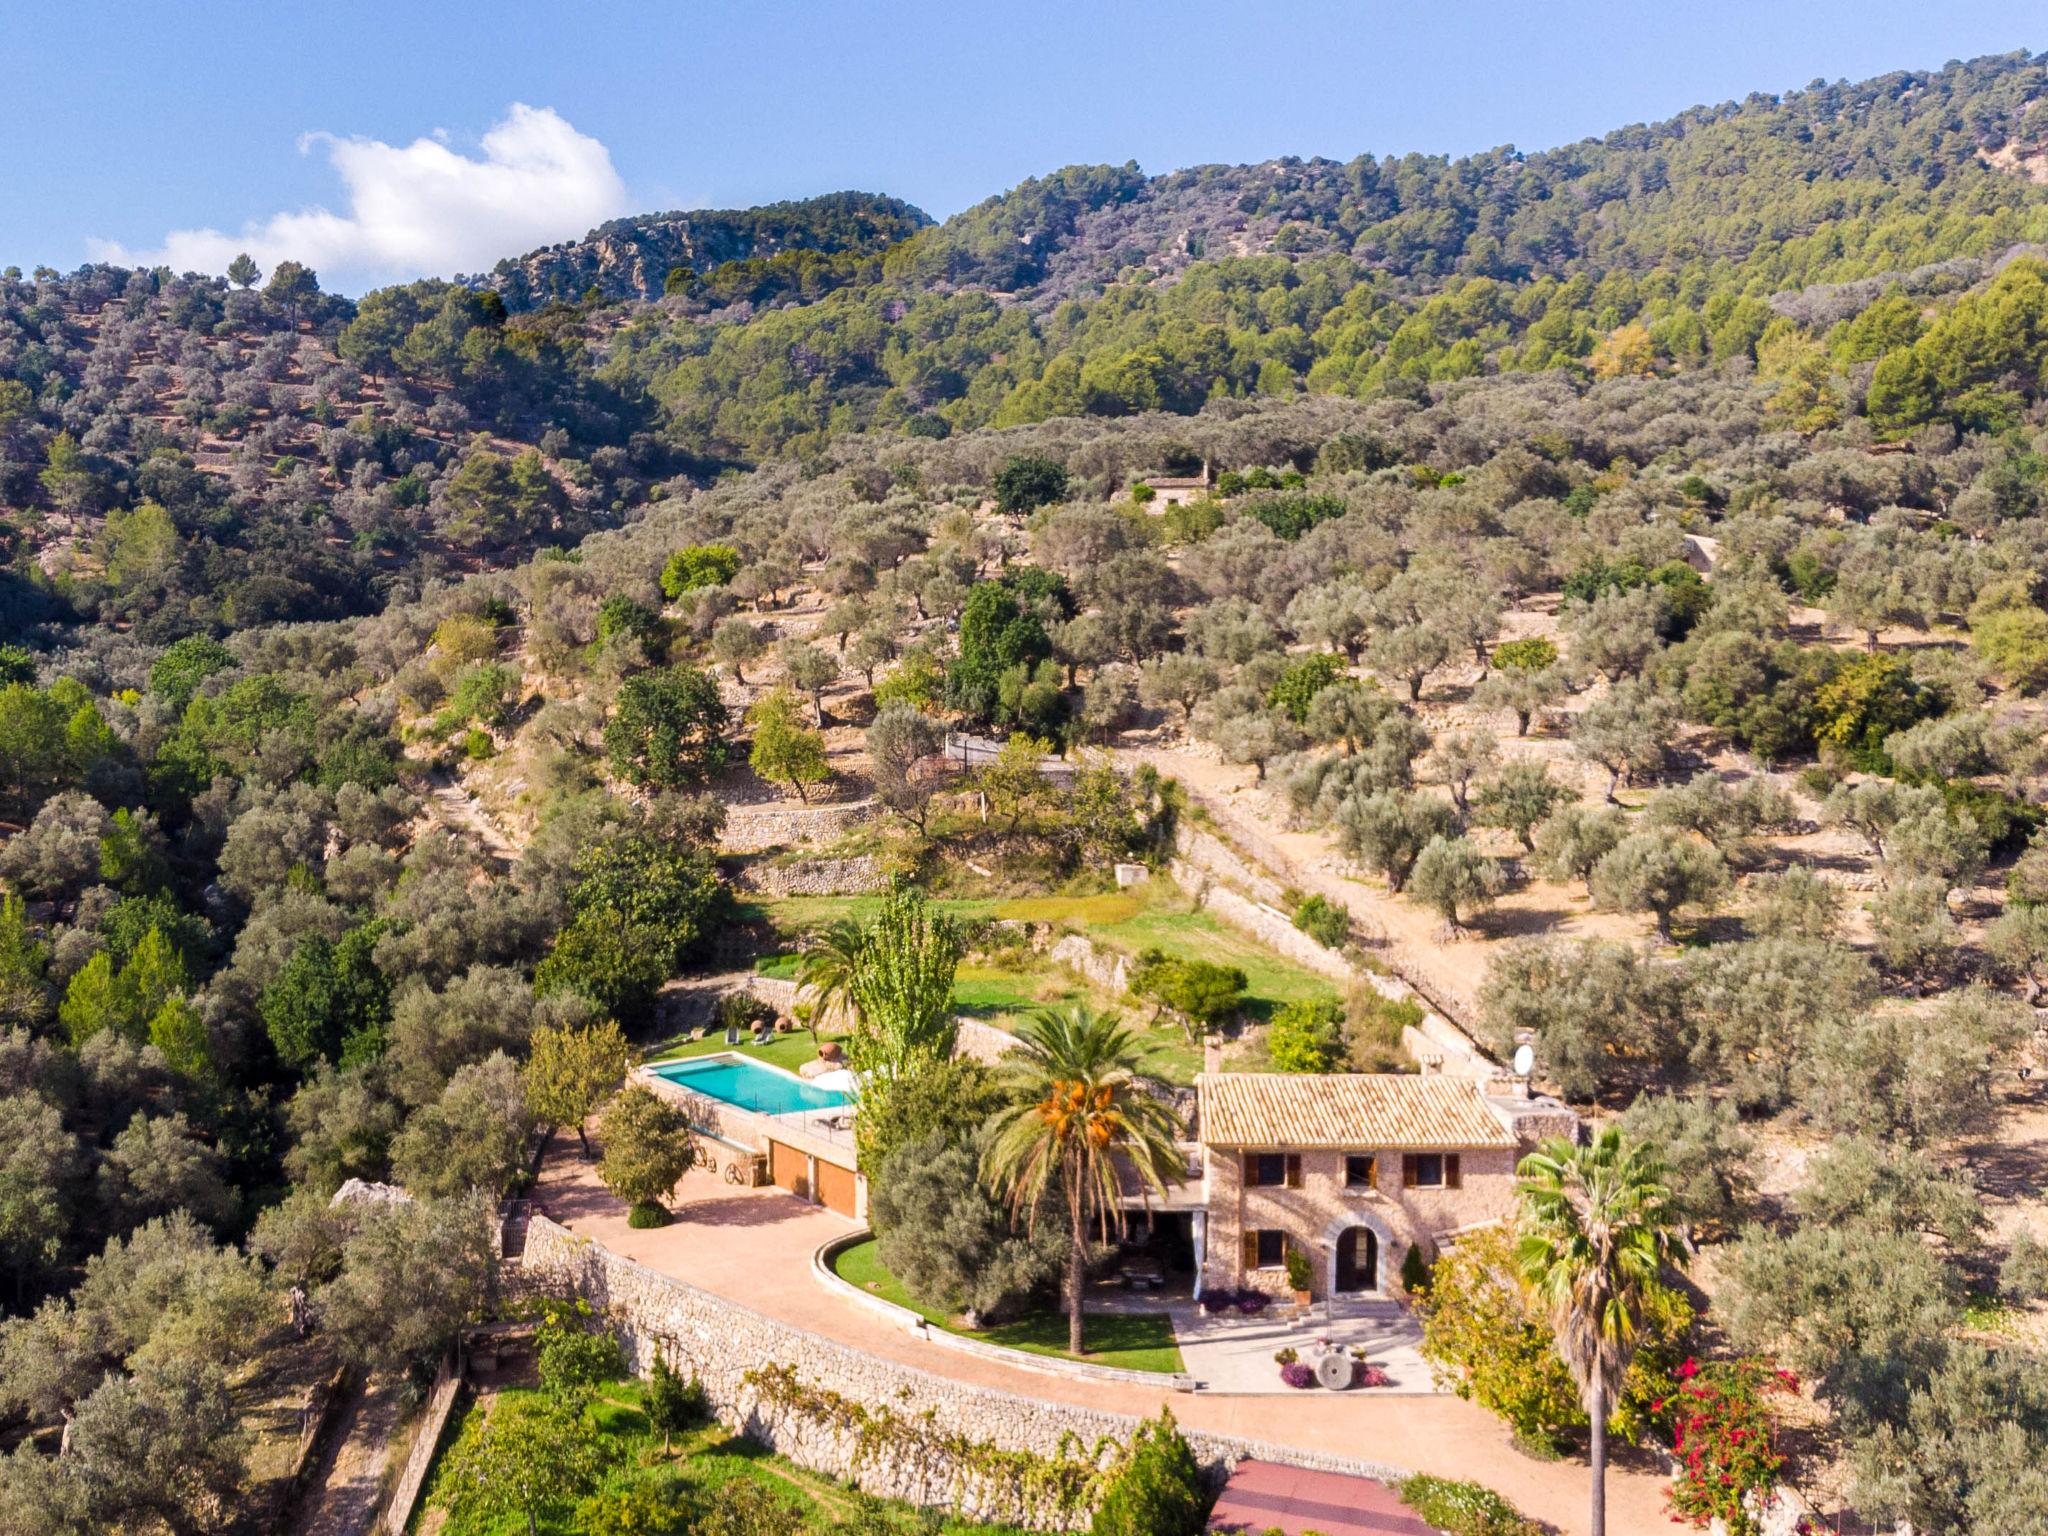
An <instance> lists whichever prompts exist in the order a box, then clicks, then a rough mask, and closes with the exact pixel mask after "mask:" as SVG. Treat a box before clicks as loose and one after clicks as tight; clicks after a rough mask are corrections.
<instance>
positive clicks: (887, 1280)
mask: <svg viewBox="0 0 2048 1536" xmlns="http://www.w3.org/2000/svg"><path fill="white" fill-rule="evenodd" d="M832 1270H833V1273H834V1274H836V1275H838V1276H839V1278H840V1279H842V1280H844V1281H846V1282H847V1283H848V1284H850V1285H857V1286H859V1287H860V1288H861V1289H862V1290H864V1291H867V1292H868V1293H869V1294H871V1295H875V1296H879V1297H881V1298H882V1299H883V1300H884V1301H890V1302H894V1303H895V1304H896V1305H897V1306H899V1307H905V1308H907V1309H909V1310H910V1311H912V1312H915V1313H916V1314H917V1315H918V1316H919V1317H922V1318H923V1319H924V1320H925V1321H926V1322H928V1323H930V1324H931V1325H932V1326H933V1327H935V1328H943V1329H945V1331H946V1332H948V1333H953V1334H958V1335H959V1336H960V1337H961V1338H963V1339H979V1340H980V1341H981V1342H982V1343H984V1344H999V1345H1001V1346H1003V1347H1004V1348H1005V1349H1017V1350H1022V1351H1024V1352H1025V1353H1026V1354H1032V1355H1053V1356H1056V1357H1057V1358H1059V1359H1062V1360H1072V1359H1075V1358H1077V1357H1076V1356H1073V1355H1070V1354H1068V1353H1067V1320H1066V1319H1065V1318H1064V1317H1062V1316H1061V1315H1060V1314H1059V1313H1058V1312H1057V1311H1055V1310H1054V1309H1052V1308H1049V1307H1048V1308H1045V1309H1042V1310H1040V1311H1037V1312H1033V1313H1031V1314H1029V1315H1028V1316H1025V1317H1020V1318H1017V1319H1015V1320H1013V1321H1011V1322H1007V1323H999V1324H997V1325H996V1326H995V1327H993V1328H984V1329H981V1330H980V1331H979V1332H976V1331H973V1330H970V1329H967V1328H962V1327H959V1326H957V1325H956V1324H955V1323H954V1322H953V1321H952V1319H950V1318H948V1317H947V1316H946V1315H945V1314H944V1313H942V1312H938V1311H935V1310H933V1309H932V1308H930V1307H926V1306H921V1305H920V1304H919V1303H918V1302H916V1301H915V1300H913V1299H912V1297H911V1295H910V1293H909V1292H908V1291H906V1290H904V1289H903V1285H902V1282H901V1281H899V1280H898V1279H897V1278H896V1277H895V1276H894V1275H892V1274H890V1273H889V1271H888V1270H887V1269H885V1268H884V1267H883V1266H882V1260H881V1255H880V1252H879V1245H878V1244H877V1243H876V1241H875V1239H874V1238H872V1237H870V1238H866V1239H864V1240H863V1241H861V1242H858V1243H855V1244H854V1245H853V1246H851V1247H850V1248H845V1249H842V1250H841V1251H840V1252H839V1254H838V1255H837V1256H836V1257H835V1258H834V1259H833V1261H832ZM1083 1338H1084V1341H1085V1342H1086V1344H1087V1347H1088V1352H1087V1354H1086V1355H1084V1356H1080V1357H1078V1358H1081V1359H1084V1360H1086V1361H1087V1362H1088V1363H1089V1364H1090V1365H1113V1366H1117V1367H1120V1368H1121V1369H1123V1370H1127V1371H1161V1372H1167V1373H1175V1372H1179V1371H1181V1370H1182V1369H1184V1367H1183V1366H1182V1364H1181V1358H1180V1345H1179V1344H1177V1343H1176V1342H1175V1341H1174V1336H1173V1319H1172V1318H1170V1317H1168V1316H1167V1315H1166V1314H1165V1313H1164V1312H1091V1313H1089V1314H1088V1320H1087V1327H1086V1331H1085V1333H1084V1335H1083Z"/></svg>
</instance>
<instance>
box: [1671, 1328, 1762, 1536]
mask: <svg viewBox="0 0 2048 1536" xmlns="http://www.w3.org/2000/svg"><path fill="white" fill-rule="evenodd" d="M1672 1374H1673V1375H1674V1376H1676V1377H1678V1378H1679V1387H1678V1391H1677V1393H1676V1394H1675V1395H1674V1396H1672V1397H1670V1398H1668V1399H1666V1400H1665V1401H1664V1402H1663V1403H1662V1404H1660V1405H1659V1406H1660V1407H1661V1408H1662V1409H1663V1410H1664V1411H1665V1413H1666V1414H1667V1415H1668V1416H1669V1418H1670V1420H1671V1448H1672V1450H1673V1451H1675V1452H1676V1453H1677V1455H1678V1461H1679V1472H1678V1476H1677V1477H1676V1478H1675V1479H1674V1480H1673V1482H1672V1485H1671V1493H1670V1499H1671V1512H1672V1513H1673V1515H1675V1516H1678V1517H1680V1518H1682V1519H1686V1520H1689V1521H1691V1522H1692V1523H1693V1524H1694V1525H1705V1524H1707V1523H1708V1522H1709V1521H1712V1520H1719V1521H1720V1522H1721V1523H1722V1525H1723V1526H1724V1527H1725V1528H1726V1529H1727V1530H1728V1532H1729V1533H1730V1536H1754V1533H1755V1532H1756V1530H1757V1529H1758V1527H1757V1523H1756V1520H1755V1519H1754V1517H1752V1515H1751V1514H1750V1511H1749V1505H1748V1503H1747V1502H1746V1501H1747V1500H1748V1498H1749V1496H1750V1495H1752V1494H1756V1495H1762V1494H1767V1493H1769V1492H1770V1490H1771V1489H1772V1488H1774V1487H1776V1486H1777V1483H1778V1474H1779V1473H1780V1471H1782V1470H1783V1468H1784V1465H1785V1458H1784V1455H1783V1454H1782V1453H1781V1452H1780V1451H1779V1450H1778V1445H1777V1437H1776V1434H1775V1432H1774V1426H1773V1424H1772V1420H1771V1413H1770V1409H1769V1408H1767V1407H1766V1406H1765V1405H1764V1397H1765V1395H1766V1394H1767V1393H1776V1392H1789V1391H1791V1390H1793V1388H1794V1382H1793V1380H1792V1378H1791V1377H1790V1376H1787V1375H1785V1374H1783V1373H1782V1372H1778V1371H1774V1370H1772V1369H1771V1368H1770V1367H1768V1366H1766V1365H1764V1364H1763V1363H1762V1362H1761V1361H1757V1360H1737V1361H1732V1362H1721V1363H1716V1364H1713V1365H1709V1366H1706V1367H1705V1368H1702V1367H1701V1366H1700V1365H1699V1363H1698V1362H1697V1361H1694V1360H1687V1361H1685V1362H1683V1363H1682V1364H1681V1365H1679V1366H1678V1367H1677V1369H1676V1370H1674V1371H1673V1372H1672Z"/></svg>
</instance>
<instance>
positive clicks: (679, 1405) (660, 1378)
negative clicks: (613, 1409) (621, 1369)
mask: <svg viewBox="0 0 2048 1536" xmlns="http://www.w3.org/2000/svg"><path fill="white" fill-rule="evenodd" d="M646 1404H647V1423H648V1426H649V1427H650V1428H651V1429H653V1431H654V1432H655V1433H656V1434H657V1435H660V1436H661V1443H662V1448H663V1449H664V1450H666V1449H668V1448H669V1447H670V1446H672V1445H673V1444H674V1443H675V1437H676V1436H677V1435H680V1434H684V1433H686V1432H687V1431H689V1430H692V1429H695V1428H696V1427H697V1426H698V1425H699V1424H708V1423H710V1422H711V1399H710V1396H709V1395H708V1394H707V1393H706V1392H705V1391H704V1383H703V1382H701V1381H699V1380H698V1379H697V1378H696V1377H694V1376H692V1377H691V1378H690V1379H689V1380H688V1381H685V1380H683V1378H682V1377H681V1376H679V1375H678V1374H676V1371H675V1369H674V1368H673V1367H672V1366H670V1364H669V1363H668V1356H667V1355H661V1354H658V1355H656V1356H655V1357H654V1369H653V1370H651V1371H650V1372H648V1374H647V1396H646Z"/></svg>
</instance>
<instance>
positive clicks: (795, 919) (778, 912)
mask: <svg viewBox="0 0 2048 1536" xmlns="http://www.w3.org/2000/svg"><path fill="white" fill-rule="evenodd" d="M881 903H882V898H881V897H879V896H791V897H787V898H785V899H783V900H780V901H775V902H766V903H756V904H754V905H753V906H752V907H751V908H750V912H751V915H753V916H756V917H759V918H763V919H766V920H767V921H768V922H770V923H771V924H773V926H774V927H775V929H776V931H777V932H778V933H779V934H781V935H782V936H783V937H784V938H785V939H786V940H787V941H788V942H789V943H790V945H791V946H792V950H793V949H794V947H795V946H796V945H797V944H799V943H801V942H802V939H803V937H804V935H806V934H809V933H815V932H816V931H817V930H819V929H820V928H824V927H827V926H829V925H830V924H832V923H835V922H837V921H839V920H840V919H841V918H848V917H850V918H853V919H855V920H856V921H864V920H866V919H867V918H869V917H870V916H872V915H873V914H874V912H875V911H876V910H877V909H878V908H879V907H880V906H881ZM931 905H932V908H933V910H934V911H937V912H943V913H946V914H948V915H949V916H952V917H955V918H960V919H976V918H1007V919H1011V920H1014V921H1017V922H1033V923H1053V924H1057V925H1059V926H1060V927H1064V928H1069V929H1072V930H1073V931H1074V932H1076V933H1080V934H1084V935H1085V936H1087V937H1088V938H1089V939H1090V940H1092V941H1093V942H1095V943H1098V944H1101V945H1104V946H1107V947H1108V948H1111V949H1116V950H1120V951H1122V952H1123V953H1125V954H1129V955H1133V956H1136V955H1139V954H1142V953H1143V952H1144V951H1145V950H1147V949H1158V950H1161V951H1163V952H1164V953H1166V954H1168V955H1171V956H1173V957H1174V958H1176V959H1182V960H1210V961H1214V962H1215V963H1217V964H1219V965H1234V966H1236V967H1237V968H1238V969H1239V970H1241V971H1243V972H1244V974H1245V981H1246V988H1245V997H1244V1012H1245V1015H1246V1017H1247V1018H1249V1019H1251V1020H1253V1021H1254V1022H1261V1023H1262V1022H1264V1021H1265V1020H1266V1019H1268V1018H1270V1017H1271V1016H1272V1013H1273V1010H1274V1009H1276V1008H1278V1007H1280V1006H1281V1005H1282V1004H1284V1003H1291V1002H1298V1001H1301V1000H1304V999H1311V998H1331V999H1334V998H1336V997H1338V996H1339V993H1338V990H1337V988H1336V987H1334V986H1333V985H1331V984H1330V983H1329V982H1328V981H1326V980H1324V979H1323V978H1322V977H1320V976H1318V975H1316V974H1315V973H1314V972H1312V971H1307V970H1304V969H1302V968H1301V967H1300V966H1298V965H1295V964H1294V963H1293V962H1292V961H1289V960H1284V959H1282V958H1281V957H1280V956H1279V955H1277V954H1275V953H1273V951H1271V950H1269V949H1266V948H1265V947H1264V946H1262V945H1260V944H1259V943H1258V942H1257V941H1256V940H1254V939H1251V938H1248V937H1246V936H1245V935H1243V934H1241V933H1239V932H1238V931H1237V930H1235V929H1234V928H1229V927H1226V926H1225V925H1224V924H1222V923H1220V922H1218V921H1217V920H1216V919H1215V918H1214V917H1212V916H1210V915H1209V913H1207V912H1205V911H1202V910H1200V909H1198V908H1193V907H1191V906H1190V903H1189V902H1188V899H1187V898H1186V897H1185V896H1184V895H1183V894H1182V893H1181V891H1180V889H1179V888H1178V887H1177V886H1175V885H1174V884H1173V883H1172V882H1171V881H1168V880H1163V879H1159V878H1154V879H1152V880H1150V881H1148V882H1146V883H1145V884H1144V885H1141V886H1136V887H1133V888H1131V889H1129V890H1122V891H1102V892H1096V893H1093V894H1089V895H1081V896H1026V897H1017V898H1008V899H993V898H990V899H984V898H974V899H967V900H960V899H953V898H946V897H940V898H935V899H934V900H933V901H932V903H931ZM755 969H756V970H758V971H759V972H761V973H762V974H763V975H768V976H783V977H787V976H792V975H794V973H795V969H796V956H795V954H794V953H785V954H778V955H770V956H767V957H766V958H764V959H762V960H760V961H758V962H756V965H755ZM953 999H954V1003H955V1006H956V1007H958V1009H959V1011H960V1012H961V1013H963V1014H968V1015H970V1016H972V1017H974V1018H979V1019H986V1020H988V1021H989V1022H990V1023H992V1024H997V1025H1003V1026H1011V1025H1014V1022H1015V1020H1016V1018H1017V1016H1018V1015H1020V1014H1023V1013H1027V1012H1029V1011H1030V1010H1032V1009H1034V1008H1041V1007H1045V1006H1048V1005H1057V1004H1062V1003H1074V1002H1092V1003H1094V1004H1095V1005H1096V1006H1097V1007H1101V1008H1114V1009H1117V1010H1119V1011H1120V1012H1122V1014H1123V1016H1124V1020H1125V1022H1126V1023H1127V1024H1130V1025H1132V1026H1134V1027H1136V1028H1138V1029H1139V1030H1140V1032H1141V1041H1140V1044H1141V1049H1140V1051H1139V1059H1140V1061H1141V1063H1142V1064H1143V1066H1144V1067H1145V1069H1146V1070H1147V1071H1150V1072H1154V1073H1156V1074H1158V1075H1159V1076H1160V1077H1163V1078H1165V1079H1166V1080H1167V1081H1169V1082H1174V1083H1190V1082H1192V1081H1194V1077H1195V1074H1196V1073H1197V1072H1199V1071H1200V1070H1201V1067H1202V1048H1201V1045H1200V1043H1199V1042H1197V1041H1194V1040H1190V1039H1189V1038H1188V1036H1187V1033H1186V1031H1185V1030H1183V1029H1182V1028H1181V1027H1180V1026H1179V1025H1178V1024H1177V1023H1175V1022H1174V1021H1172V1020H1170V1019H1161V1020H1159V1021H1158V1022H1156V1023H1155V1022H1153V1021H1152V1010H1151V1009H1150V1008H1149V1007H1147V1006H1146V1005H1144V1004H1141V1003H1138V1002H1136V1001H1135V1000H1134V999H1131V998H1129V997H1112V996H1108V995H1106V994H1100V993H1099V992H1098V991H1097V990H1096V989H1092V988H1090V987H1089V986H1087V985H1086V984H1085V983H1083V982H1082V981H1081V980H1080V979H1079V978H1078V977H1076V976H1075V975H1074V974H1073V973H1072V972H1071V971H1069V970H1067V968H1066V967H1064V966H1061V965H1057V964H1054V963H1052V962H1050V961H1046V960H1043V959H1041V958H1038V957H1035V956H1027V957H1022V958H1021V959H1020V960H1019V961H1017V962H1014V963H1004V964H997V965H985V964H963V965H962V966H961V967H960V970H959V974H958V976H957V977H956V978H955V982H954V988H953ZM767 1049H768V1050H770V1051H773V1050H775V1049H776V1047H774V1046H770V1047H768V1048H767ZM769 1059H771V1060H773V1059H775V1058H773V1057H770V1058H769ZM804 1059H807V1057H806V1056H803V1055H799V1057H798V1060H804Z"/></svg>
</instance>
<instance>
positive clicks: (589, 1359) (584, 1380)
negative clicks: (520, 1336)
mask: <svg viewBox="0 0 2048 1536" xmlns="http://www.w3.org/2000/svg"><path fill="white" fill-rule="evenodd" d="M541 1314H542V1315H541V1321H540V1326H539V1327H538V1328H537V1329H536V1330H535V1331H534V1353H535V1355H536V1356H537V1357H538V1359H539V1365H540V1384H541V1385H542V1386H543V1387H545V1388H546V1389H547V1390H548V1391H550V1392H552V1393H554V1394H555V1395H556V1396H557V1397H562V1396H566V1395H568V1394H570V1393H574V1392H583V1391H587V1390H588V1389H589V1388H591V1387H594V1386H596V1385H598V1384H599V1383H600V1382H606V1381H617V1380H618V1379H619V1378H620V1377H621V1376H623V1375H625V1374H626V1361H625V1357H624V1356H623V1355H622V1354H621V1353H620V1352H619V1341H618V1340H617V1339H616V1338H614V1337H613V1336H612V1334H611V1332H610V1330H608V1329H606V1328H604V1327H603V1326H601V1325H600V1326H597V1327H592V1326H591V1311H590V1303H589V1302H587V1301H583V1300H581V1299H578V1300H576V1301H552V1300H551V1301H544V1302H542V1303H541Z"/></svg>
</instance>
